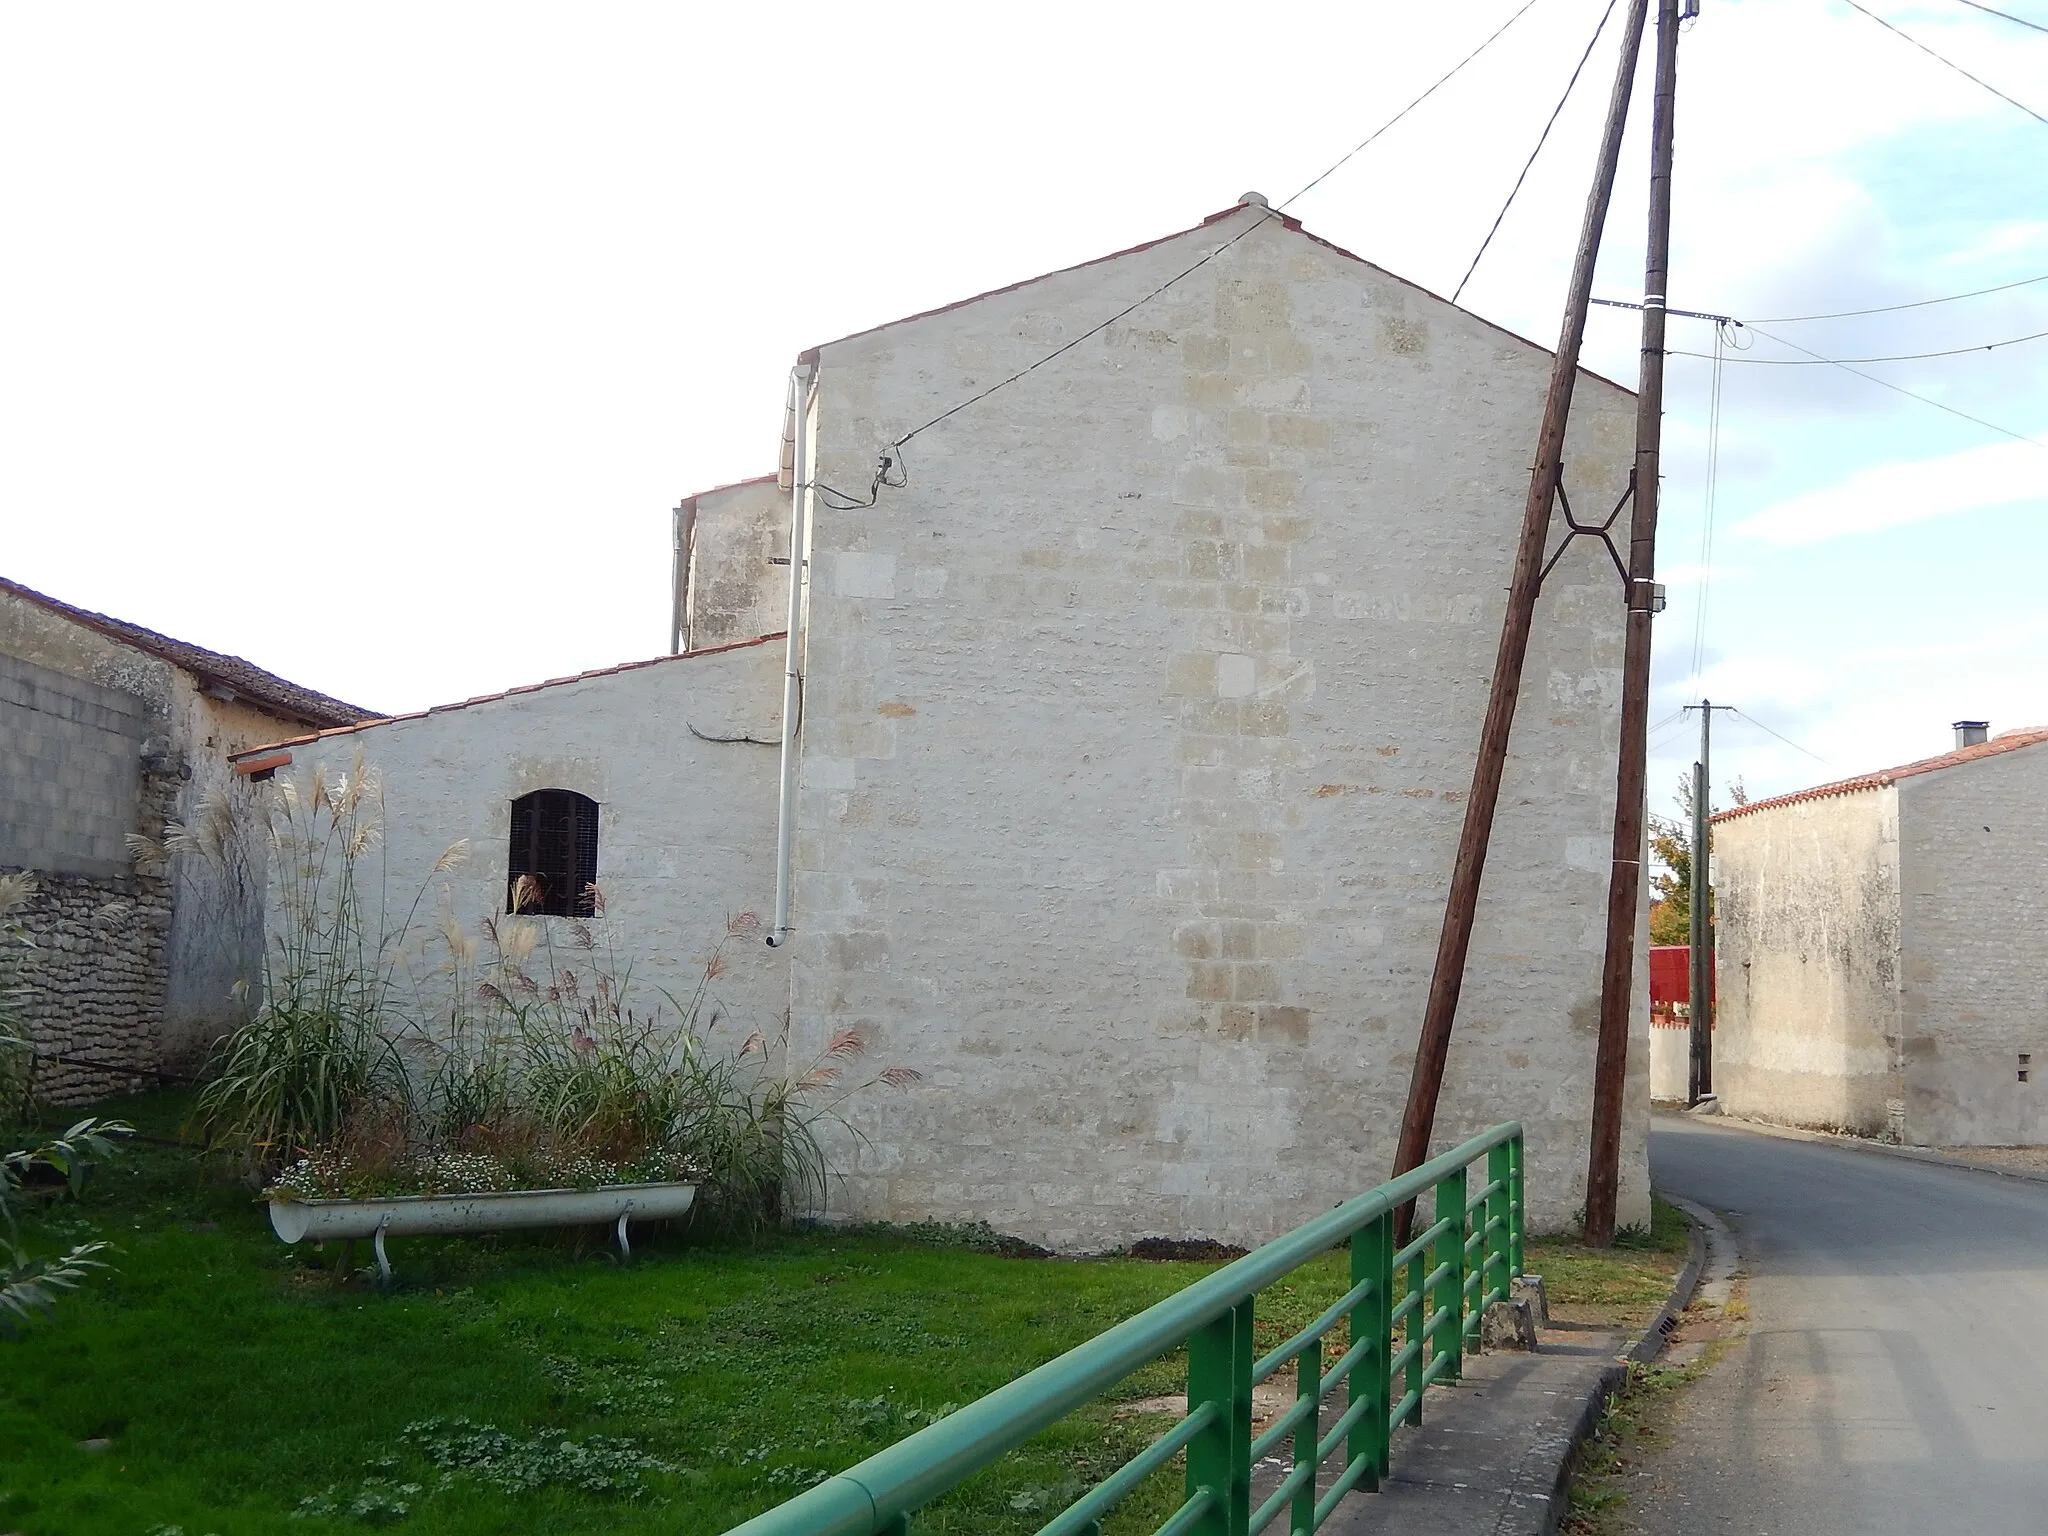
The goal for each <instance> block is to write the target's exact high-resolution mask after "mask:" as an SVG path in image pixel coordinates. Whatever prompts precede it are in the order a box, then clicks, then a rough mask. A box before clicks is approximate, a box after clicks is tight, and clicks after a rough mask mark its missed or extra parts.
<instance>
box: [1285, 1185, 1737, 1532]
mask: <svg viewBox="0 0 2048 1536" xmlns="http://www.w3.org/2000/svg"><path fill="white" fill-rule="evenodd" d="M1673 1203H1674V1204H1679V1205H1681V1206H1682V1207H1683V1208H1684V1209H1685V1210H1686V1213H1687V1215H1688V1216H1690V1217H1691V1218H1692V1219H1693V1223H1694V1226H1693V1234H1692V1238H1691V1241H1690V1244H1689V1248H1690V1251H1689V1253H1688V1255H1687V1258H1686V1263H1685V1267H1684V1268H1683V1269H1682V1270H1681V1271H1680V1272H1679V1275H1678V1278H1677V1280H1676V1282H1675V1283H1674V1284H1673V1285H1672V1288H1671V1292H1670V1294H1669V1295H1668V1296H1667V1297H1666V1298H1665V1301H1664V1305H1663V1306H1662V1307H1661V1308H1660V1309H1659V1311H1658V1313H1657V1316H1656V1318H1655V1320H1654V1321H1653V1322H1652V1323H1651V1324H1650V1326H1649V1328H1648V1329H1646V1330H1645V1332H1644V1333H1643V1335H1642V1337H1641V1338H1640V1339H1639V1340H1637V1341H1635V1342H1634V1343H1633V1344H1630V1343H1629V1342H1628V1341H1627V1340H1626V1338H1625V1337H1622V1338H1617V1337H1615V1336H1614V1335H1612V1334H1609V1335H1606V1336H1605V1338H1604V1339H1599V1338H1597V1336H1588V1335H1586V1334H1583V1333H1582V1334H1579V1335H1578V1336H1577V1340H1576V1341H1575V1339H1574V1335H1573V1334H1572V1333H1570V1332H1563V1333H1559V1334H1558V1335H1557V1336H1556V1337H1555V1338H1554V1339H1553V1340H1552V1341H1551V1342H1550V1343H1549V1345H1548V1346H1547V1347H1545V1348H1544V1349H1542V1350H1539V1351H1538V1352H1537V1353H1536V1354H1534V1355H1527V1354H1517V1353H1515V1352H1512V1351H1502V1352H1499V1353H1495V1354H1488V1355H1482V1356H1478V1357H1476V1358H1474V1359H1473V1360H1471V1361H1469V1362H1468V1364H1467V1376H1466V1379H1465V1380H1464V1381H1463V1382H1461V1383H1460V1384H1459V1386H1457V1387H1452V1388H1446V1389H1442V1394H1443V1395H1441V1396H1437V1395H1435V1389H1433V1395H1432V1397H1431V1399H1430V1402H1431V1404H1432V1408H1433V1411H1432V1412H1428V1413H1426V1414H1425V1417H1424V1419H1423V1426H1424V1427H1423V1428H1421V1429H1418V1430H1413V1431H1407V1432H1404V1436H1403V1439H1402V1441H1397V1443H1396V1447H1395V1453H1394V1471H1393V1476H1392V1477H1391V1478H1390V1479H1389V1481H1388V1482H1387V1483H1386V1484H1385V1485H1383V1487H1382V1489H1381V1491H1380V1493H1379V1494H1377V1495H1374V1496H1372V1497H1369V1498H1360V1499H1347V1500H1346V1501H1345V1502H1344V1505H1343V1506H1342V1510H1343V1513H1342V1514H1341V1516H1339V1517H1338V1518H1337V1519H1336V1520H1333V1522H1332V1523H1331V1524H1330V1525H1329V1526H1327V1527H1325V1529H1326V1531H1328V1532H1330V1533H1331V1536H1393V1533H1395V1532H1399V1536H1468V1533H1472V1536H1476V1533H1480V1532H1484V1533H1485V1536H1555V1533H1556V1531H1557V1529H1558V1526H1559V1524H1560V1523H1561V1522H1562V1521H1563V1519H1564V1516H1565V1513H1566V1512H1567V1511H1568V1510H1569V1509H1570V1507H1571V1476H1572V1469H1573V1466H1574V1465H1575V1463H1576V1461H1577V1457H1578V1453H1579V1449H1580V1447H1582V1446H1583V1445H1585V1443H1586V1442H1587V1440H1588V1439H1590V1438H1591V1437H1592V1434H1593V1432H1594V1430H1595V1429H1596V1428H1597V1427H1598V1425H1599V1423H1600V1417H1601V1414H1602V1413H1603V1412H1604V1411H1605V1409H1606V1407H1607V1404H1608V1403H1609V1402H1610V1401H1611V1400H1612V1399H1613V1398H1614V1397H1615V1396H1616V1395H1617V1394H1618V1393H1619V1392H1620V1391H1621V1389H1622V1388H1623V1387H1624V1386H1625V1385H1626V1384H1627V1381H1628V1371H1629V1367H1630V1365H1631V1364H1632V1363H1640V1362H1647V1361H1650V1360H1654V1359H1655V1358H1656V1357H1657V1355H1658V1354H1659V1353H1661V1352H1662V1350H1663V1348H1664V1344H1665V1341H1666V1339H1667V1338H1668V1336H1669V1333H1670V1325H1671V1320H1672V1319H1674V1318H1676V1317H1677V1315H1678V1314H1679V1313H1680V1312H1681V1311H1682V1310H1683V1309H1684V1308H1685V1307H1686V1305H1687V1304H1688V1303H1689V1302H1690V1301H1691V1300H1692V1297H1693V1295H1694V1293H1695V1291H1696V1290H1698V1289H1699V1288H1700V1287H1701V1284H1702V1280H1703V1278H1705V1277H1711V1276H1712V1275H1714V1274H1716V1273H1718V1272H1719V1270H1720V1269H1721V1268H1723V1267H1728V1266H1725V1265H1723V1264H1722V1262H1721V1261H1720V1256H1719V1252H1718V1250H1719V1247H1720V1245H1719V1243H1718V1241H1717V1239H1716V1232H1717V1231H1718V1232H1720V1233H1725V1232H1726V1230H1727V1229H1726V1228H1725V1227H1723V1226H1722V1225H1721V1223H1720V1222H1719V1221H1718V1219H1717V1218H1715V1217H1714V1216H1713V1214H1712V1213H1711V1212H1702V1211H1698V1210H1697V1209H1696V1208H1694V1207H1691V1206H1687V1205H1685V1204H1684V1202H1676V1201H1675V1202H1673ZM1732 1251H1733V1249H1732V1244H1730V1245H1729V1252H1730V1253H1732ZM1708 1288H1709V1289H1711V1286H1709V1287H1708ZM1461 1397H1462V1398H1464V1401H1462V1402H1461V1401H1460V1398H1461ZM1411 1436H1412V1437H1413V1438H1410V1437H1411ZM1274 1475H1276V1476H1277V1469H1275V1473H1274Z"/></svg>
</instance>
